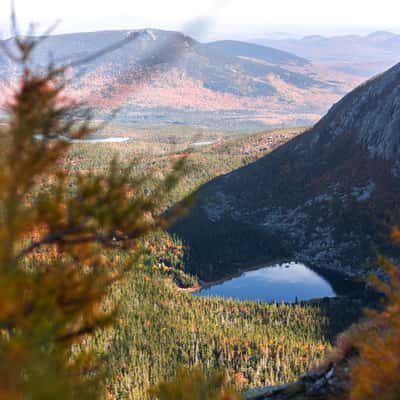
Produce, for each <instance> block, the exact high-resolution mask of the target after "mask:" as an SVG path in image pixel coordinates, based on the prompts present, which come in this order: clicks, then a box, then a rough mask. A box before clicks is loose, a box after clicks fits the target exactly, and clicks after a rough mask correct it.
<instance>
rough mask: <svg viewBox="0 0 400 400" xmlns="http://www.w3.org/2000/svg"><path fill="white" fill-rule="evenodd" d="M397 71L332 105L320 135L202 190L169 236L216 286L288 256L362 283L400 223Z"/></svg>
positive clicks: (312, 134) (320, 125)
mask: <svg viewBox="0 0 400 400" xmlns="http://www.w3.org/2000/svg"><path fill="white" fill-rule="evenodd" d="M399 156H400V64H399V65H396V66H395V67H393V68H392V69H390V70H389V71H387V72H386V73H384V74H382V75H380V76H378V77H376V78H374V79H372V80H370V81H368V82H366V83H365V84H363V85H361V86H360V87H358V88H357V89H355V90H354V91H352V92H351V93H350V94H348V95H347V96H345V97H344V98H343V99H342V100H341V101H340V102H339V103H337V104H335V105H334V106H333V107H332V109H331V110H330V111H329V112H328V114H327V115H326V116H325V117H324V118H322V119H321V120H320V122H319V123H317V124H316V126H315V127H314V128H312V129H311V130H309V131H307V132H305V133H304V134H302V135H300V136H298V137H297V138H295V139H294V140H292V141H291V142H289V143H287V144H286V145H283V146H282V147H280V148H279V149H278V150H276V151H275V152H273V153H271V154H269V155H267V156H266V157H264V158H263V159H261V160H259V161H257V162H255V163H254V164H252V165H249V166H247V167H244V168H242V169H239V170H237V171H234V172H232V173H230V174H228V175H226V176H223V177H219V178H217V179H215V180H214V181H212V182H210V183H209V184H207V185H205V186H204V187H202V188H201V189H200V190H199V191H198V193H197V199H198V201H197V203H196V206H195V207H194V208H193V209H192V211H191V213H190V214H189V215H187V216H186V217H185V218H183V219H181V220H179V221H178V222H177V223H176V224H175V226H174V227H173V228H172V231H173V232H175V233H177V234H178V235H180V236H181V237H182V238H183V239H184V240H185V241H186V243H187V244H188V245H189V247H190V251H191V261H190V265H191V266H192V269H193V271H194V272H196V273H198V274H199V275H200V276H201V277H202V278H203V279H205V280H207V279H214V278H215V277H218V276H223V275H225V274H226V273H228V272H233V271H235V270H237V269H239V268H241V267H243V266H245V265H249V264H254V263H257V262H261V261H271V260H276V259H277V258H282V257H290V258H294V259H296V260H299V261H303V262H305V263H308V264H311V265H316V266H318V267H322V268H331V269H336V270H340V271H344V272H346V273H348V274H349V275H357V276H359V275H365V274H367V273H368V271H369V270H370V268H371V267H372V266H373V265H374V262H375V258H376V252H377V251H379V252H382V253H384V254H388V255H392V256H394V257H397V256H399V254H398V253H397V252H396V250H395V249H394V248H392V247H391V245H390V244H389V240H388V234H389V227H390V226H391V225H392V224H394V223H398V222H399V221H400V218H399V217H400V210H399V199H400V157H399Z"/></svg>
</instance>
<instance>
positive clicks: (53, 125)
mask: <svg viewBox="0 0 400 400" xmlns="http://www.w3.org/2000/svg"><path fill="white" fill-rule="evenodd" d="M41 40H42V38H34V37H23V38H22V37H20V36H17V37H16V38H15V39H14V41H13V46H12V49H11V48H9V49H7V50H6V52H7V54H8V56H9V57H11V58H12V61H13V62H15V63H16V65H17V66H18V69H19V70H20V72H21V76H20V82H19V85H18V87H17V88H16V89H15V93H14V95H13V96H12V98H11V99H10V101H9V103H8V104H7V106H6V111H7V121H6V123H5V124H3V125H1V126H0V140H1V158H0V292H1V296H0V398H1V399H23V398H32V399H71V398H79V399H85V398H99V397H101V393H102V384H101V382H102V379H101V378H102V373H101V372H102V371H101V369H100V367H99V363H98V362H97V360H96V358H95V357H94V355H93V354H90V353H87V352H85V353H80V354H78V355H77V354H75V353H72V352H71V348H72V346H73V345H74V344H76V343H78V342H79V341H80V340H81V338H82V337H84V336H86V335H90V334H93V333H94V332H95V331H96V330H98V329H100V328H102V327H104V326H106V325H107V324H109V323H112V321H113V319H114V316H115V312H116V310H115V308H111V309H107V310H106V309H105V308H104V307H103V299H104V298H105V295H106V294H107V292H108V289H109V287H110V285H111V284H112V283H113V282H115V281H116V280H118V279H121V278H122V277H123V276H124V274H125V272H126V271H127V270H129V269H130V268H131V267H132V265H133V264H134V261H135V260H136V259H137V257H138V253H139V252H138V251H137V243H138V240H139V239H141V238H143V237H144V236H145V235H147V234H148V233H149V232H151V231H153V230H155V229H157V228H159V227H163V226H165V225H166V224H167V223H168V221H167V220H165V219H163V218H160V217H158V216H157V215H158V209H159V207H160V204H161V203H162V201H163V200H164V199H165V196H166V194H167V193H168V192H169V191H170V190H171V189H172V188H173V187H174V185H175V184H176V182H177V181H178V179H179V176H180V174H181V171H182V163H183V160H180V161H179V162H178V163H177V164H176V165H175V166H174V168H173V169H172V172H171V173H170V174H169V175H168V176H167V177H166V178H165V179H163V180H161V181H158V182H157V181H153V182H152V186H151V187H152V190H151V194H149V193H147V192H146V190H145V187H146V185H147V183H148V182H149V180H150V178H151V177H150V176H144V177H141V178H140V179H139V178H135V177H133V176H132V173H131V169H132V166H131V165H121V164H120V163H119V162H118V161H117V160H113V161H112V162H111V164H110V165H109V168H108V170H107V173H106V174H82V173H79V172H77V173H75V174H71V173H68V171H66V170H65V169H64V167H63V163H62V158H63V157H64V156H65V154H66V152H67V151H68V149H69V148H70V146H71V141H70V140H71V139H80V138H84V137H86V136H88V135H90V134H91V133H93V131H94V129H93V123H92V120H91V112H90V110H88V109H85V108H84V107H83V106H82V104H77V103H76V102H74V101H72V100H69V99H67V98H65V97H64V95H63V93H64V89H65V80H64V76H65V75H64V73H65V71H66V68H67V67H57V68H56V67H53V66H49V67H48V68H47V69H46V70H40V71H35V70H34V69H33V68H32V67H31V58H32V51H33V50H34V49H35V48H36V46H37V45H38V44H39V43H40V41H41ZM121 249H122V250H124V251H126V252H127V254H128V256H127V257H124V262H121V261H119V262H118V263H116V262H115V257H114V256H113V255H112V254H113V252H115V251H116V250H121Z"/></svg>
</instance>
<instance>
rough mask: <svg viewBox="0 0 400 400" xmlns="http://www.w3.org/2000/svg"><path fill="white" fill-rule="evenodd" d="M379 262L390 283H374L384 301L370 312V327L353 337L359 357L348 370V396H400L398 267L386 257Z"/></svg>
mask: <svg viewBox="0 0 400 400" xmlns="http://www.w3.org/2000/svg"><path fill="white" fill-rule="evenodd" d="M382 263H383V265H384V267H385V269H386V270H387V271H388V273H389V275H390V278H391V283H390V284H385V283H383V282H381V281H379V280H377V279H375V283H376V284H377V286H378V288H379V289H380V290H382V291H383V292H384V293H385V295H386V296H387V298H388V305H387V307H386V309H385V310H384V311H383V312H382V313H377V312H370V315H371V317H372V318H373V321H374V323H373V325H372V328H369V329H368V331H367V332H364V333H361V334H358V335H357V337H356V338H355V346H356V348H357V349H358V350H359V353H360V358H359V360H358V361H357V363H356V365H355V366H354V367H353V369H352V372H351V378H352V387H351V394H350V399H351V400H365V399H368V400H398V399H400V271H399V269H398V268H397V267H396V266H395V265H393V264H392V263H390V262H389V261H388V260H385V259H384V260H382Z"/></svg>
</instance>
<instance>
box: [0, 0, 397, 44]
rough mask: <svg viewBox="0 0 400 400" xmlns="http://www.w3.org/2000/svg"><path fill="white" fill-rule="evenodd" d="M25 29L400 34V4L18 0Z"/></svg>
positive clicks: (6, 11)
mask: <svg viewBox="0 0 400 400" xmlns="http://www.w3.org/2000/svg"><path fill="white" fill-rule="evenodd" d="M10 3H11V2H10V1H9V0H0V35H1V36H2V37H5V36H8V35H9V15H10ZM14 4H15V8H16V12H17V16H18V20H19V22H20V25H21V29H22V30H23V29H26V28H25V27H26V26H27V25H28V23H29V22H35V23H38V24H39V25H40V27H42V28H43V29H44V28H46V27H48V26H49V25H52V24H53V23H54V22H55V21H57V20H60V23H59V25H58V27H57V29H56V31H55V32H56V33H67V32H82V31H95V30H105V29H139V28H145V27H151V28H161V29H171V30H179V31H185V32H186V33H188V34H192V35H193V36H195V37H196V38H198V39H200V40H201V39H204V40H207V39H212V38H215V39H217V38H218V39H219V38H224V37H225V38H238V39H239V38H241V39H244V38H255V37H263V36H268V35H269V34H271V33H273V32H286V33H289V34H291V35H296V36H303V35H309V34H323V35H334V34H349V33H360V34H363V33H369V32H372V31H374V30H391V31H395V32H398V33H400V17H399V15H400V1H399V0H379V1H377V0H328V1H327V0H201V1H199V0H196V1H193V0H145V1H136V0H14Z"/></svg>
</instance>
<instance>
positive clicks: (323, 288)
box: [195, 262, 336, 303]
mask: <svg viewBox="0 0 400 400" xmlns="http://www.w3.org/2000/svg"><path fill="white" fill-rule="evenodd" d="M195 295H196V296H219V297H225V298H234V299H240V300H256V301H265V302H278V303H280V302H286V303H292V302H295V301H296V299H297V300H299V301H302V300H310V299H314V298H321V297H335V296H336V294H335V292H334V290H333V289H332V286H331V285H330V284H329V282H327V281H326V280H325V279H324V278H323V277H321V276H320V275H318V274H317V273H316V272H314V271H313V270H311V269H310V268H307V267H306V266H305V265H304V264H298V263H294V262H292V263H286V264H279V265H274V266H270V267H264V268H260V269H257V270H255V271H249V272H245V273H243V274H242V275H240V276H238V277H236V278H232V279H230V280H227V281H224V282H222V283H218V284H215V285H211V286H208V287H206V288H204V289H202V290H200V291H199V292H196V293H195Z"/></svg>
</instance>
